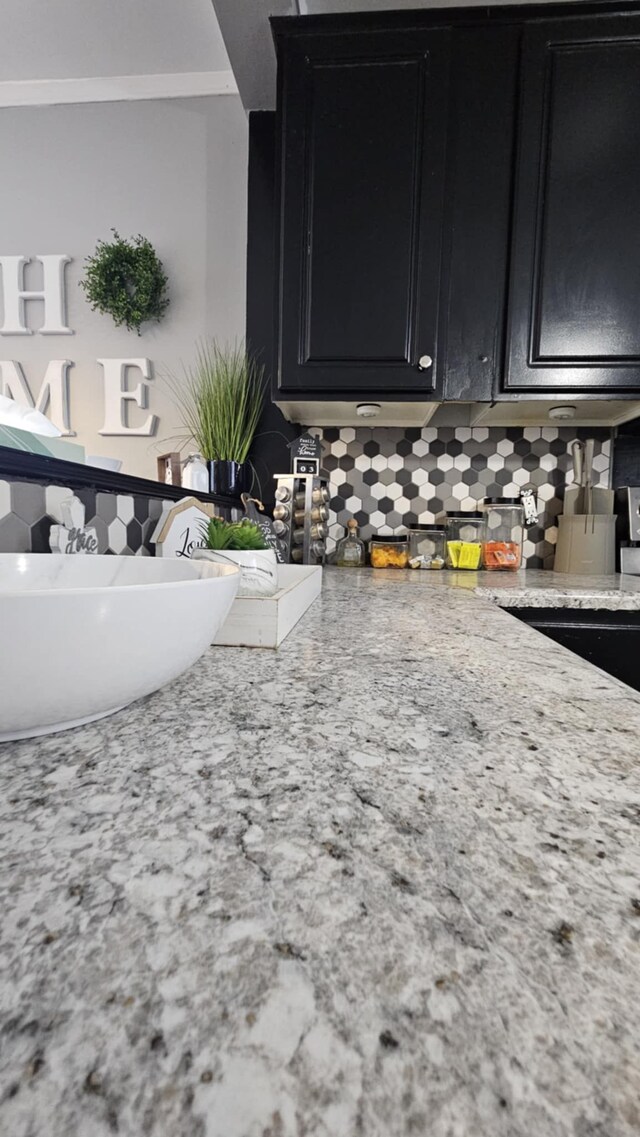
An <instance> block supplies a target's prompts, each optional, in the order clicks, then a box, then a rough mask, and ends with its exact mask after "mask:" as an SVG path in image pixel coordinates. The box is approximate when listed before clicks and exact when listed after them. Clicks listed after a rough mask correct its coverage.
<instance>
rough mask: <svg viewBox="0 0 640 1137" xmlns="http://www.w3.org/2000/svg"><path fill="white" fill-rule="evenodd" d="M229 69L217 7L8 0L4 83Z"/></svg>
mask: <svg viewBox="0 0 640 1137" xmlns="http://www.w3.org/2000/svg"><path fill="white" fill-rule="evenodd" d="M228 66H229V62H228V59H227V54H226V51H225V48H224V43H223V41H222V36H221V35H220V32H219V30H218V25H217V21H216V18H215V13H214V11H213V6H212V4H211V0H2V16H1V19H0V79H1V80H8V79H68V78H84V77H86V76H90V75H94V76H95V75H138V74H145V75H146V74H155V73H157V72H164V71H168V72H174V71H219V70H226V69H227V68H228Z"/></svg>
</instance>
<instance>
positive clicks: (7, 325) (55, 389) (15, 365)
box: [0, 253, 159, 438]
mask: <svg viewBox="0 0 640 1137" xmlns="http://www.w3.org/2000/svg"><path fill="white" fill-rule="evenodd" d="M32 260H34V261H38V262H39V263H40V264H41V265H42V272H43V287H42V288H41V289H39V290H32V291H28V290H26V289H25V287H24V270H25V266H26V265H27V264H29V263H30V261H32ZM70 263H71V257H68V256H67V255H66V253H58V254H51V255H49V254H47V255H40V256H35V257H24V256H0V285H1V286H2V302H3V308H4V318H3V323H2V325H1V326H0V335H2V336H31V335H34V334H36V333H34V331H32V330H31V329H30V328H28V327H27V325H26V322H25V306H26V304H27V303H28V302H29V301H31V300H39V301H40V302H42V303H43V306H44V322H43V324H42V326H41V327H40V328H38V329H37V334H39V335H43V336H72V335H73V334H74V333H73V331H72V329H71V328H69V327H67V324H66V315H65V311H66V285H65V266H66V265H68V264H70ZM97 363H99V364H100V366H101V367H102V370H103V376H104V423H103V426H102V429H101V430H100V431H99V433H100V434H102V435H117V436H122V435H126V436H128V437H133V438H136V437H138V438H142V437H145V438H148V437H150V436H152V435H154V434H155V433H156V430H157V428H158V421H159V420H158V417H157V415H153V414H150V415H148V416H147V418H146V419H145V421H144V422H143V423H142V425H141V426H131V425H130V424H129V421H128V413H127V412H128V408H129V407H130V406H131V404H132V403H133V404H134V405H135V406H137V407H140V409H141V410H146V409H147V407H148V405H149V386H148V381H149V380H150V379H152V378H153V365H152V363H151V360H149V359H142V358H139V357H137V356H136V357H132V358H130V359H129V358H127V359H123V358H118V359H98V360H97ZM70 367H73V361H72V360H71V359H51V360H50V361H49V363H48V364H47V369H46V371H45V374H44V379H43V380H42V384H41V387H40V390H39V392H38V394H37V396H36V397H34V395H33V394H32V391H31V388H30V387H29V384H28V382H27V379H26V377H25V374H24V371H23V369H22V365H21V364H20V363H19V362H18V360H15V359H2V360H0V395H5V396H6V398H8V399H14V400H15V402H16V403H19V404H20V406H23V407H26V408H27V409H29V410H38V411H40V413H41V414H46V416H47V418H49V419H50V421H51V422H52V423H53V424H54V425H55V426H57V427H58V429H59V430H60V431H61V433H62V435H63V436H64V437H67V438H68V437H71V436H73V435H75V431H74V430H73V429H72V427H71V412H70V409H69V368H70ZM130 368H137V369H138V371H140V372H141V374H142V380H143V381H141V382H138V383H137V384H136V385H135V386H133V387H131V388H130V387H129V385H128V371H129V369H130Z"/></svg>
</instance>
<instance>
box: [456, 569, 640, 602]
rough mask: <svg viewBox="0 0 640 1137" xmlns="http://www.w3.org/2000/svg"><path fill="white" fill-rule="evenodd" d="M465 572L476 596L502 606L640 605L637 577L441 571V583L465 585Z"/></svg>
mask: <svg viewBox="0 0 640 1137" xmlns="http://www.w3.org/2000/svg"><path fill="white" fill-rule="evenodd" d="M466 575H469V576H473V577H474V582H475V587H476V590H477V593H478V595H479V596H482V597H484V598H485V599H487V600H493V601H495V603H497V604H499V605H500V606H501V607H502V608H505V607H513V608H583V609H591V610H593V609H600V610H602V609H607V610H608V611H616V610H618V611H626V612H629V611H633V610H634V609H638V608H640V576H628V575H625V576H620V575H616V576H573V575H571V574H570V573H561V572H544V571H542V570H540V569H533V570H531V569H529V570H527V571H524V572H517V573H510V572H482V573H469V574H466V573H460V572H458V573H443V574H442V577H443V584H445V585H447V584H448V586H449V587H451V586H454V587H457V586H459V585H460V584H462V585H463V586H465V585H466V582H465V581H464V580H462V577H463V576H466ZM446 578H449V579H448V581H447V579H446ZM467 587H468V585H467Z"/></svg>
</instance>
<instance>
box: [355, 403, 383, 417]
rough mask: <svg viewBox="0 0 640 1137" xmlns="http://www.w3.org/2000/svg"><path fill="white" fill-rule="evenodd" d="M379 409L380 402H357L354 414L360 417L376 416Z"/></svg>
mask: <svg viewBox="0 0 640 1137" xmlns="http://www.w3.org/2000/svg"><path fill="white" fill-rule="evenodd" d="M381 409H382V408H381V406H380V403H358V406H357V407H356V414H357V415H359V416H360V418H377V417H378V415H379V414H380V411H381Z"/></svg>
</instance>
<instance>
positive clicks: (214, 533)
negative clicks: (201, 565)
mask: <svg viewBox="0 0 640 1137" xmlns="http://www.w3.org/2000/svg"><path fill="white" fill-rule="evenodd" d="M201 533H202V538H203V541H204V546H203V547H201V548H197V549H194V550H193V553H192V554H191V556H192V558H193V560H207V561H216V562H217V563H218V564H233V565H237V566H238V568H239V569H240V585H239V588H238V596H273V595H274V593H275V592H277V590H278V567H277V561H276V555H275V553H274V551H273V549H270V548H269V546H268V545H267V543H266V541H265V539H264V537H263V535H262V533H261V531H260V527H259V526H258V525H256V523H255V521H250V520H249V518H248V517H244V518H243V519H242V521H225V520H224V518H222V517H212V518H211V519H210V520H209V521H207V522H203V523H202V526H201Z"/></svg>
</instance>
